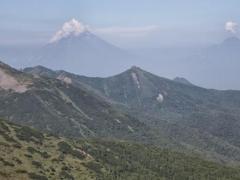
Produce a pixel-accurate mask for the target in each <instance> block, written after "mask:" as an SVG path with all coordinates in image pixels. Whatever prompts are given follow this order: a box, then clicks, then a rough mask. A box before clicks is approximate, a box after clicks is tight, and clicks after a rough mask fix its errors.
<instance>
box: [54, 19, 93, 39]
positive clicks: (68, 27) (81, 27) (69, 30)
mask: <svg viewBox="0 0 240 180" xmlns="http://www.w3.org/2000/svg"><path fill="white" fill-rule="evenodd" d="M88 30H89V28H88V26H87V25H85V24H83V23H81V22H79V21H77V20H76V19H74V18H73V19H72V20H70V21H68V22H65V23H64V24H63V26H62V28H61V29H60V30H59V31H57V32H56V33H55V34H54V36H53V37H52V38H51V40H50V43H54V42H57V41H59V40H60V39H62V38H65V37H68V36H72V35H73V36H79V35H80V34H81V33H84V32H87V31H88Z"/></svg>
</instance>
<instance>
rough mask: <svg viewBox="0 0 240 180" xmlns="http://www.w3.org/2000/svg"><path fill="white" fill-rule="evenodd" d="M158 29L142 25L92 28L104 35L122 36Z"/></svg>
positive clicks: (142, 34) (141, 34)
mask: <svg viewBox="0 0 240 180" xmlns="http://www.w3.org/2000/svg"><path fill="white" fill-rule="evenodd" d="M157 30H159V26H156V25H151V26H143V27H106V28H97V29H93V31H94V32H95V33H100V34H106V35H118V36H124V37H129V36H130V37H138V36H145V35H147V34H150V33H152V32H155V31H157Z"/></svg>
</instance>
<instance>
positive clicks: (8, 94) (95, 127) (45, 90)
mask: <svg viewBox="0 0 240 180" xmlns="http://www.w3.org/2000/svg"><path fill="white" fill-rule="evenodd" d="M0 71H1V72H2V73H4V75H5V76H6V77H8V79H9V78H11V79H13V80H12V82H15V81H14V80H16V81H17V83H18V84H17V85H16V82H15V84H14V86H13V85H12V84H13V83H12V84H10V85H11V86H10V85H9V84H7V85H8V86H9V88H11V89H6V87H5V86H6V83H5V84H4V83H3V82H2V81H0V116H1V117H4V118H5V119H8V120H10V121H13V122H16V123H18V124H23V125H28V126H32V127H34V128H37V129H39V130H43V131H47V132H51V133H54V134H58V135H62V136H67V137H111V138H119V139H129V140H138V141H146V140H147V139H148V140H149V138H150V139H151V138H152V135H151V133H150V131H149V128H148V127H147V126H146V125H145V124H144V123H142V122H140V121H139V120H138V119H136V118H134V117H133V116H131V115H129V114H127V113H123V112H122V111H119V110H118V109H117V108H115V107H113V106H112V105H111V104H110V103H109V102H108V101H106V100H105V99H104V98H102V97H100V96H98V95H96V94H94V93H92V92H89V91H88V90H87V89H86V88H85V87H84V86H81V87H76V86H73V85H72V84H71V83H67V82H65V81H64V80H59V79H52V78H45V77H37V76H32V75H29V74H26V73H22V72H20V71H17V70H15V69H13V68H11V67H9V66H7V65H5V64H3V63H0ZM8 79H7V80H8ZM23 82H28V84H26V83H25V84H26V87H25V88H26V91H24V92H17V91H16V87H18V86H20V87H21V86H23V85H25V84H24V83H23ZM4 85H5V86H4ZM3 87H5V89H4V88H3ZM14 88H15V89H14Z"/></svg>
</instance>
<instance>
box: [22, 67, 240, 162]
mask: <svg viewBox="0 0 240 180" xmlns="http://www.w3.org/2000/svg"><path fill="white" fill-rule="evenodd" d="M25 72H28V73H31V74H38V75H41V76H49V77H52V78H57V77H59V76H64V77H68V78H70V79H71V80H72V82H73V84H74V85H75V86H77V87H80V86H82V85H85V86H86V87H87V88H88V91H93V92H95V93H97V94H99V95H102V97H104V98H105V99H108V101H109V102H111V103H112V104H113V105H115V106H116V107H117V108H119V109H123V110H125V111H127V112H128V113H130V114H131V115H132V116H135V117H136V118H137V119H139V120H141V121H142V122H144V123H145V124H147V125H148V126H150V127H151V128H152V129H153V130H154V132H157V133H158V134H160V136H161V137H163V138H165V139H168V140H169V139H170V140H169V142H172V141H174V142H178V145H179V146H184V147H185V148H187V149H190V150H191V151H192V150H193V151H196V152H201V153H202V154H204V155H205V156H206V157H207V158H211V159H215V160H218V161H224V162H229V163H231V162H232V163H235V162H239V161H240V140H239V137H240V131H239V129H240V120H239V119H240V91H218V90H211V89H204V88H200V87H197V86H194V85H191V86H189V85H185V84H183V83H179V82H176V81H173V80H169V79H166V78H162V77H159V76H156V75H154V74H151V73H149V72H146V71H144V70H142V69H140V68H138V67H133V68H131V69H129V70H127V71H125V72H123V73H121V74H119V75H116V76H112V77H108V78H91V77H85V76H78V75H74V74H71V73H67V72H64V71H51V70H48V71H46V69H44V68H42V67H36V68H28V69H26V70H25Z"/></svg>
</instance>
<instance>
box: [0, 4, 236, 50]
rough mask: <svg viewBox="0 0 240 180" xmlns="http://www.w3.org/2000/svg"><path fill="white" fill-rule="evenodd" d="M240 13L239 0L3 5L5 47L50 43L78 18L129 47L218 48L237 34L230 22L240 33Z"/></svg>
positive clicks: (0, 19) (0, 21) (0, 40)
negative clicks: (228, 38)
mask: <svg viewBox="0 0 240 180" xmlns="http://www.w3.org/2000/svg"><path fill="white" fill-rule="evenodd" d="M239 9H240V1H239V0H201V1H197V0H168V1H165V0H164V1H163V0H121V1H117V0H68V1H66V0H1V1H0V32H1V33H0V44H1V45H6V44H32V43H34V44H39V43H40V44H45V43H47V41H48V40H49V39H50V38H51V37H52V35H53V34H54V32H55V31H57V30H58V29H59V28H60V27H61V26H62V24H63V23H64V22H66V21H68V20H70V19H72V18H75V19H77V20H79V21H81V22H83V23H85V24H86V25H88V26H89V27H90V28H91V29H92V30H94V31H95V33H96V34H98V35H100V36H101V37H103V38H104V39H107V40H109V41H111V42H113V43H115V44H117V45H119V46H123V47H139V46H140V47H158V46H162V45H163V46H165V45H176V46H178V45H192V44H207V43H214V42H218V41H221V40H222V39H224V38H225V37H226V36H230V35H231V33H230V31H231V29H230V30H229V31H228V32H226V30H225V27H224V26H225V23H226V22H232V23H233V24H229V25H230V28H231V27H233V26H234V25H235V28H237V24H238V23H240V11H239ZM234 23H235V24H234ZM232 33H233V32H232ZM235 35H237V36H238V32H237V30H236V32H235Z"/></svg>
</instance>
